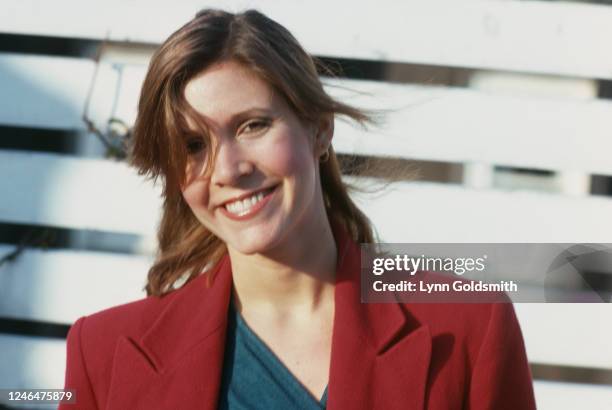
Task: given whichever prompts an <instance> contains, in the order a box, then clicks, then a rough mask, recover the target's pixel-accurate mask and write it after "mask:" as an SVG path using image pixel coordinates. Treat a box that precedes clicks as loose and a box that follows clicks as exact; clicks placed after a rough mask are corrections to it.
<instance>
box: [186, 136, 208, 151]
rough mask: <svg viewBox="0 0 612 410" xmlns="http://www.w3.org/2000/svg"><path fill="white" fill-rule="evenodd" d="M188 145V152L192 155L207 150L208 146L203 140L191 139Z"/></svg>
mask: <svg viewBox="0 0 612 410" xmlns="http://www.w3.org/2000/svg"><path fill="white" fill-rule="evenodd" d="M186 144H187V152H188V153H189V154H190V155H194V154H197V153H199V152H201V151H203V150H204V148H206V144H205V143H204V141H203V140H202V138H189V139H188V140H187V142H186Z"/></svg>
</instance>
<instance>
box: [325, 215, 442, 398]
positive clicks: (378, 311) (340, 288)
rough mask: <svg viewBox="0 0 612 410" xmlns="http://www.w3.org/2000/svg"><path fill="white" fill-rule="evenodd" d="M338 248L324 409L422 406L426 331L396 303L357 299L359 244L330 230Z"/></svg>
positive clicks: (427, 349) (339, 231)
mask: <svg viewBox="0 0 612 410" xmlns="http://www.w3.org/2000/svg"><path fill="white" fill-rule="evenodd" d="M334 235H335V236H336V243H337V244H338V245H339V246H338V266H337V269H336V289H335V317H334V332H333V336H332V359H331V366H330V378H329V386H328V402H327V408H328V409H329V410H340V409H385V410H393V409H419V410H421V409H423V408H424V407H425V391H426V385H427V377H428V371H429V362H430V358H431V335H430V332H429V328H428V326H426V325H422V324H419V323H418V322H417V321H416V320H414V319H413V318H411V316H410V314H409V313H408V312H406V311H405V310H404V308H403V307H402V306H401V305H399V304H394V303H390V304H373V303H369V304H368V303H361V300H360V299H361V297H360V295H361V293H360V283H361V282H360V269H361V266H360V260H361V253H360V249H359V246H358V245H357V244H356V243H354V242H353V241H352V239H351V238H350V237H348V234H347V233H346V232H345V231H344V230H342V229H339V228H338V227H335V228H334Z"/></svg>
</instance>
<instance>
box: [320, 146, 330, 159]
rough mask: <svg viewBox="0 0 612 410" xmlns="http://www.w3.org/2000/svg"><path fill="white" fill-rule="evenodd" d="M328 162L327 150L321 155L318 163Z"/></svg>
mask: <svg viewBox="0 0 612 410" xmlns="http://www.w3.org/2000/svg"><path fill="white" fill-rule="evenodd" d="M328 160H329V148H327V149H326V150H325V152H324V153H323V155H321V156H320V157H319V162H327V161H328Z"/></svg>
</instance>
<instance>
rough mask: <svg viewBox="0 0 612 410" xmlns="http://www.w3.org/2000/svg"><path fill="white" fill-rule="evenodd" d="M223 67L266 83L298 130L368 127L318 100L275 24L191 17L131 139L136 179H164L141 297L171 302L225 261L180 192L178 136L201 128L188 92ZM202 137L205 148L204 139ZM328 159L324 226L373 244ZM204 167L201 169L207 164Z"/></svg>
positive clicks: (313, 78) (165, 51)
mask: <svg viewBox="0 0 612 410" xmlns="http://www.w3.org/2000/svg"><path fill="white" fill-rule="evenodd" d="M229 60H232V61H236V62H238V63H240V64H242V65H244V66H245V67H247V68H249V69H250V70H252V72H253V73H255V74H256V75H258V76H259V77H260V78H261V79H263V80H264V81H266V82H267V83H268V84H269V85H270V86H271V87H273V89H274V90H275V91H276V92H277V93H278V94H279V95H281V96H282V97H284V98H285V100H286V101H287V103H288V104H289V106H290V107H291V108H292V109H293V111H294V112H295V113H296V114H297V116H298V117H299V118H300V119H301V120H303V121H305V122H312V123H314V122H316V121H318V120H319V119H321V118H322V116H324V115H342V116H345V117H347V118H349V119H352V120H354V121H356V122H357V123H360V124H362V125H364V124H365V123H368V122H369V121H370V116H369V115H368V114H366V113H365V112H364V111H362V110H359V109H357V108H354V107H351V106H349V105H346V104H343V103H341V102H339V101H335V100H334V99H333V98H331V97H330V96H329V95H328V94H327V93H326V92H325V90H324V89H323V86H322V83H321V81H320V79H319V76H318V73H319V72H320V71H322V70H323V72H327V73H329V72H328V71H326V70H327V69H326V68H325V67H323V65H322V64H321V63H320V62H318V61H317V60H316V59H314V58H313V57H311V56H310V55H309V54H308V53H306V52H305V51H304V49H303V48H302V47H301V46H300V44H299V43H298V42H297V40H296V39H295V38H294V37H293V36H292V35H291V33H290V32H289V31H288V30H287V29H285V28H284V27H283V26H281V25H280V24H278V23H276V22H275V21H273V20H271V19H270V18H268V17H266V16H265V15H263V14H261V13H260V12H258V11H255V10H247V11H245V12H242V13H237V14H232V13H228V12H225V11H221V10H213V9H205V10H202V11H200V12H199V13H197V15H196V16H195V17H194V18H193V19H192V20H191V21H189V22H188V23H187V24H185V25H184V26H183V27H181V28H180V29H179V30H177V31H176V32H175V33H173V34H172V35H171V36H170V37H169V38H168V39H167V40H166V41H165V42H164V43H163V44H162V45H161V47H160V48H159V49H158V50H157V51H156V52H155V54H154V55H153V57H152V59H151V62H150V65H149V69H148V72H147V75H146V78H145V80H144V84H143V86H142V91H141V94H140V100H139V104H138V116H137V119H136V123H135V126H134V131H133V136H132V139H131V146H130V156H129V159H130V163H131V164H132V165H133V166H135V167H136V168H137V169H138V172H139V174H140V175H146V176H147V177H149V178H151V179H153V180H157V179H158V178H159V177H161V179H162V182H163V192H162V196H163V200H164V201H163V213H162V218H161V222H160V225H159V227H158V233H157V235H158V242H159V250H158V255H157V258H156V261H155V263H154V264H153V266H152V267H151V269H150V270H149V274H148V281H147V285H146V287H145V289H146V292H147V294H148V295H156V296H161V295H164V294H167V293H169V292H171V291H172V290H174V289H175V288H176V287H177V283H179V282H184V281H189V280H191V279H193V278H194V277H196V276H197V275H199V274H201V273H202V272H203V271H205V270H206V269H207V268H208V267H210V266H212V265H213V264H215V263H216V262H218V261H219V259H220V258H221V256H223V254H224V253H225V251H226V247H225V244H224V242H223V241H222V240H221V239H219V238H218V237H216V236H215V235H214V234H213V233H212V232H210V231H209V230H208V229H206V228H205V227H204V226H203V225H202V224H201V223H200V222H199V221H198V220H197V219H196V218H195V216H194V215H193V213H192V211H191V209H190V208H189V206H188V205H187V203H186V202H185V201H184V199H183V196H182V192H181V189H180V187H181V185H182V184H183V183H184V182H185V178H186V172H185V169H186V165H187V158H188V152H187V147H186V142H185V136H186V135H189V134H190V133H191V134H192V133H193V132H192V131H190V130H189V127H188V125H187V118H191V119H194V120H195V122H196V123H198V124H199V126H202V125H201V122H200V121H198V120H197V114H196V113H195V110H194V109H193V108H192V107H191V106H190V105H189V104H188V103H187V101H186V99H185V97H184V90H185V86H186V84H187V83H188V82H189V81H190V80H191V79H193V78H194V77H195V76H196V75H197V74H199V73H200V72H202V71H203V70H204V69H206V68H207V67H210V66H211V65H213V64H216V63H219V62H222V61H229ZM317 69H319V71H317ZM202 137H203V138H204V140H205V143H207V144H209V146H212V143H213V142H212V141H209V139H210V138H209V137H208V136H207V135H206V132H203V133H202ZM207 139H208V140H207ZM329 152H330V156H329V160H328V161H326V162H322V163H320V178H321V187H322V192H323V199H324V202H325V208H326V211H327V214H328V217H329V218H330V219H333V220H334V221H336V222H338V223H340V224H341V225H342V226H343V227H344V228H345V229H346V230H347V231H348V232H349V234H350V235H351V236H352V238H353V239H354V240H355V241H356V242H358V243H359V242H360V243H372V242H373V232H372V226H371V224H370V222H369V220H368V218H367V217H366V216H365V215H364V214H363V213H362V212H361V211H360V210H359V209H358V208H357V206H356V205H355V204H354V203H353V201H352V200H351V198H350V197H349V194H348V188H349V186H348V185H346V184H345V183H344V182H343V181H342V179H341V170H340V164H339V162H338V159H337V157H336V155H335V153H334V151H333V149H332V148H331V147H330V149H329ZM207 155H209V156H214V155H215V154H214V149H213V150H207ZM210 159H211V158H209V161H208V164H213V163H214V161H211V160H210ZM213 159H214V158H213ZM179 279H180V280H179Z"/></svg>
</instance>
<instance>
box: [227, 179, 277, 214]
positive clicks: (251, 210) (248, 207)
mask: <svg viewBox="0 0 612 410" xmlns="http://www.w3.org/2000/svg"><path fill="white" fill-rule="evenodd" d="M276 188H277V186H274V187H271V188H268V189H265V190H263V191H259V192H256V193H254V194H253V195H251V196H249V197H247V198H242V199H239V200H236V201H232V202H227V203H225V204H224V205H223V206H222V207H221V211H222V212H223V214H224V215H225V216H227V217H229V218H231V219H234V220H244V219H248V218H250V217H252V216H254V215H255V214H256V213H257V212H258V211H259V210H261V209H262V208H263V207H264V206H265V204H266V203H268V201H269V200H270V198H271V197H272V195H271V194H272V193H273V192H274V191H275V190H276Z"/></svg>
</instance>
